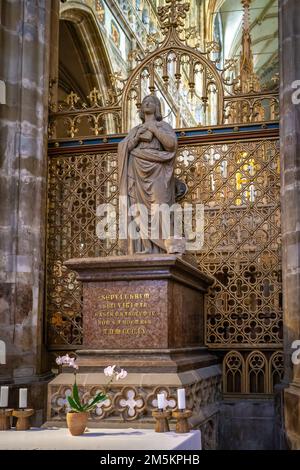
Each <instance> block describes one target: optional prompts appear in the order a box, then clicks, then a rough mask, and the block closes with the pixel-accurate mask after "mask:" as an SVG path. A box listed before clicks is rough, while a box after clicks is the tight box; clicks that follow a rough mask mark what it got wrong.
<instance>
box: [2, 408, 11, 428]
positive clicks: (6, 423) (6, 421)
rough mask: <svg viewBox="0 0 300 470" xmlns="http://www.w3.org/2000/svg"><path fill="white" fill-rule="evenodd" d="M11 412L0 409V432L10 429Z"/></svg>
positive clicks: (7, 409) (6, 409) (8, 409)
mask: <svg viewBox="0 0 300 470" xmlns="http://www.w3.org/2000/svg"><path fill="white" fill-rule="evenodd" d="M12 412H13V410H12V409H10V408H0V431H7V430H8V429H10V428H11V426H10V417H11V415H12Z"/></svg>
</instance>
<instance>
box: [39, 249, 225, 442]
mask: <svg viewBox="0 0 300 470" xmlns="http://www.w3.org/2000/svg"><path fill="white" fill-rule="evenodd" d="M66 265H67V266H68V267H69V268H71V269H73V270H75V271H76V272H77V273H78V275H79V279H80V280H81V281H82V283H83V346H82V349H79V350H78V351H77V354H78V360H77V363H78V364H79V367H80V369H79V371H80V373H79V374H78V376H77V383H78V384H79V387H80V391H81V393H82V394H84V396H85V397H86V398H87V399H88V398H90V397H91V396H93V394H94V393H95V392H96V391H97V390H99V389H101V387H102V386H103V385H105V384H106V383H107V378H106V377H105V376H104V374H103V368H104V367H106V366H107V365H112V364H118V365H119V366H121V367H122V368H125V369H126V370H127V371H128V376H127V378H126V379H125V380H122V381H120V382H116V383H113V384H112V385H111V386H110V390H109V399H108V400H107V401H106V402H104V403H101V404H100V405H99V407H98V408H97V409H96V411H95V412H93V413H92V414H91V420H92V424H91V425H93V426H97V425H99V426H106V427H107V426H117V427H120V426H126V427H127V426H134V427H149V426H153V425H154V422H153V417H152V411H153V409H154V408H156V407H157V402H156V397H157V393H165V397H166V403H167V405H168V408H169V409H170V410H174V409H176V406H177V389H178V388H180V387H185V388H186V393H187V407H188V408H191V409H193V417H192V418H191V423H192V424H193V425H194V427H202V432H203V437H204V439H205V438H206V439H207V440H208V441H209V442H210V443H209V444H208V446H210V447H214V446H215V442H213V441H215V439H214V437H215V436H216V419H217V412H218V400H219V393H220V377H221V375H220V374H221V370H220V366H219V361H218V359H217V358H216V357H215V356H213V355H212V354H210V353H208V351H207V349H206V348H205V347H204V300H205V299H204V294H205V292H206V290H207V287H208V286H209V285H210V284H211V283H212V282H213V279H211V278H208V277H207V276H206V275H204V274H203V273H201V271H199V269H198V268H197V267H196V266H195V265H193V264H192V263H191V262H189V261H187V259H186V258H185V256H184V255H183V256H176V255H169V254H160V255H136V256H119V257H107V258H86V259H73V260H69V261H67V262H66ZM72 382H73V376H72V375H70V373H63V374H60V375H59V376H58V377H56V378H55V379H54V380H53V381H52V382H51V383H50V385H49V394H48V397H49V402H48V420H49V421H51V422H53V421H54V422H55V424H56V425H57V424H58V422H59V421H60V420H63V421H64V411H65V410H63V406H62V405H63V404H64V403H65V401H66V394H68V393H69V392H68V390H70V385H71V384H72ZM174 424H175V423H171V428H172V426H174ZM205 426H206V428H207V429H209V438H207V436H208V432H206V431H205V429H204V428H203V427H205Z"/></svg>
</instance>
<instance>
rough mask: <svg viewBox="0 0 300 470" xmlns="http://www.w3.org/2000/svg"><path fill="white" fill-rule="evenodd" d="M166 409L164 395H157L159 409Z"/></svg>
mask: <svg viewBox="0 0 300 470" xmlns="http://www.w3.org/2000/svg"><path fill="white" fill-rule="evenodd" d="M164 407H165V396H164V394H163V393H158V395H157V408H158V409H159V410H163V409H164Z"/></svg>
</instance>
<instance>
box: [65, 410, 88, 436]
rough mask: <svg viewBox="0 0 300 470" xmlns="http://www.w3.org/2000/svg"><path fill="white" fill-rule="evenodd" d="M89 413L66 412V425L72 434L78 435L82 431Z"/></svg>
mask: <svg viewBox="0 0 300 470" xmlns="http://www.w3.org/2000/svg"><path fill="white" fill-rule="evenodd" d="M88 417H89V413H88V412H86V411H84V412H81V413H67V425H68V428H69V431H70V433H71V434H72V436H80V435H81V434H83V433H84V430H85V428H86V423H87V420H88Z"/></svg>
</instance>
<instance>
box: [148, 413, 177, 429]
mask: <svg viewBox="0 0 300 470" xmlns="http://www.w3.org/2000/svg"><path fill="white" fill-rule="evenodd" d="M171 414H172V413H171V411H166V410H159V409H157V410H154V411H152V416H153V417H154V418H155V419H156V423H155V432H169V431H170V428H169V423H168V418H170V417H171Z"/></svg>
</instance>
